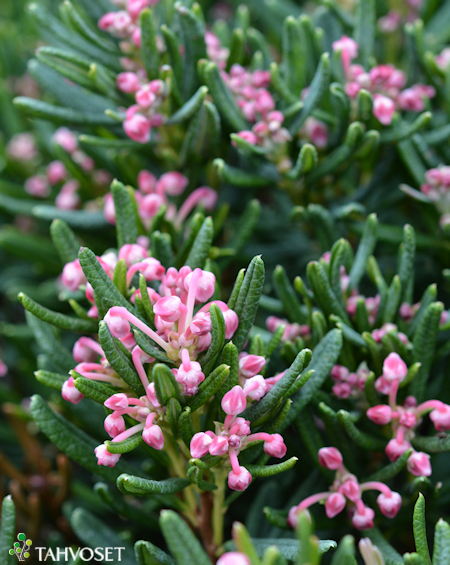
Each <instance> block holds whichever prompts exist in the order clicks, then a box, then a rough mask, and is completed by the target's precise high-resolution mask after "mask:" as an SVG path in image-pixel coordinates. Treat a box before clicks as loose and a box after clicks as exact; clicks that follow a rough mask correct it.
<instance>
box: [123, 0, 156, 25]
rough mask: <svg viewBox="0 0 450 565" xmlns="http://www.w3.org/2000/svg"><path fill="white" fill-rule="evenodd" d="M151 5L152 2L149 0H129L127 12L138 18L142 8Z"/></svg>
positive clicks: (135, 18) (134, 18)
mask: <svg viewBox="0 0 450 565" xmlns="http://www.w3.org/2000/svg"><path fill="white" fill-rule="evenodd" d="M149 5H150V2H149V1H148V0H128V3H127V12H128V13H129V14H130V16H131V17H132V18H133V20H137V19H138V18H139V15H140V13H141V12H142V10H144V9H145V8H147V6H149Z"/></svg>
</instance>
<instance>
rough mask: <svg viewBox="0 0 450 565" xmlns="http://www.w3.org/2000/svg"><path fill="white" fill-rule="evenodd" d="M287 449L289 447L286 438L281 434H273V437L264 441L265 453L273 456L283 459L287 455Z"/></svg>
mask: <svg viewBox="0 0 450 565" xmlns="http://www.w3.org/2000/svg"><path fill="white" fill-rule="evenodd" d="M286 451H287V448H286V445H285V444H284V439H283V438H282V436H281V435H280V434H272V439H271V440H270V441H265V442H264V453H267V455H270V456H271V457H277V458H278V459H281V458H282V457H284V456H285V455H286Z"/></svg>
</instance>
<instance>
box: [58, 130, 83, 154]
mask: <svg viewBox="0 0 450 565" xmlns="http://www.w3.org/2000/svg"><path fill="white" fill-rule="evenodd" d="M53 141H54V142H55V143H57V144H58V145H61V147H62V148H63V149H64V150H65V151H67V153H73V152H74V151H75V150H76V149H77V147H78V141H77V138H76V136H75V134H74V133H72V132H71V131H70V129H68V128H64V127H62V128H59V129H57V130H56V131H55V134H54V135H53Z"/></svg>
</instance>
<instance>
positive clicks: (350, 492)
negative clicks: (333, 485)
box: [339, 479, 361, 502]
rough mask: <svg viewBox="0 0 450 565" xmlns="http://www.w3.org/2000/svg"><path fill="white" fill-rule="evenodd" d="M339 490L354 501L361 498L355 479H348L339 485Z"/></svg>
mask: <svg viewBox="0 0 450 565" xmlns="http://www.w3.org/2000/svg"><path fill="white" fill-rule="evenodd" d="M339 492H340V493H341V494H343V495H344V496H346V497H347V498H348V499H349V500H351V501H352V502H356V501H357V500H359V499H360V498H361V489H360V487H359V484H358V483H357V481H355V480H353V479H348V480H347V481H345V483H344V484H343V485H341V486H340V487H339Z"/></svg>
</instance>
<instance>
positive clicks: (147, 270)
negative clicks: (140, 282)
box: [139, 257, 166, 281]
mask: <svg viewBox="0 0 450 565" xmlns="http://www.w3.org/2000/svg"><path fill="white" fill-rule="evenodd" d="M139 270H140V271H141V273H142V274H143V275H144V277H145V280H146V281H160V280H161V279H162V277H163V276H164V273H165V272H166V269H165V267H163V266H162V265H161V263H160V261H158V259H155V258H154V257H147V258H146V259H144V260H143V261H141V263H140V269H139Z"/></svg>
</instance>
